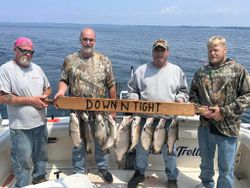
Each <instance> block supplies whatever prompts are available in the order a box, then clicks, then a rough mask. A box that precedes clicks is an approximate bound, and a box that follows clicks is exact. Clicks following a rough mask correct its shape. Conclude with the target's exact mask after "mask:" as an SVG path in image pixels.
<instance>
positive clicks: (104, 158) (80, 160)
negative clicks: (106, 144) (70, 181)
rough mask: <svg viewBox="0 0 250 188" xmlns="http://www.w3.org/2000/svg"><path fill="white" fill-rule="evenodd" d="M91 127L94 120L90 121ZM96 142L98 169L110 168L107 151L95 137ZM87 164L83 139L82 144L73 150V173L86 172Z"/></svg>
mask: <svg viewBox="0 0 250 188" xmlns="http://www.w3.org/2000/svg"><path fill="white" fill-rule="evenodd" d="M89 123H90V127H91V128H94V126H95V125H94V122H93V121H89ZM94 142H95V162H96V165H97V168H98V169H107V168H108V154H107V153H105V152H104V151H103V150H102V148H101V145H100V144H99V142H98V141H97V140H96V138H95V137H94ZM85 164H86V151H85V147H84V142H83V141H81V143H80V146H79V147H76V146H74V147H73V150H72V165H73V170H74V171H73V173H80V174H83V173H85Z"/></svg>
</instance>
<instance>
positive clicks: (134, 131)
mask: <svg viewBox="0 0 250 188" xmlns="http://www.w3.org/2000/svg"><path fill="white" fill-rule="evenodd" d="M140 122H141V117H140V116H135V117H133V121H132V124H131V146H130V148H129V151H132V150H133V149H134V148H135V146H136V145H137V143H138V142H139V140H140V133H141V126H140Z"/></svg>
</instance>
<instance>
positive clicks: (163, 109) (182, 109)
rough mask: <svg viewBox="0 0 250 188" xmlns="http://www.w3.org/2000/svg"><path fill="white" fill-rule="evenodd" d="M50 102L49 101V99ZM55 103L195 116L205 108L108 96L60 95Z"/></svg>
mask: <svg viewBox="0 0 250 188" xmlns="http://www.w3.org/2000/svg"><path fill="white" fill-rule="evenodd" d="M47 102H49V101H47ZM50 102H52V103H54V104H55V105H56V106H57V107H58V108H59V109H71V110H87V111H106V112H123V113H139V114H155V115H181V116H193V115H195V114H199V113H201V112H202V111H203V110H204V109H205V108H203V107H200V108H198V107H196V105H195V104H194V103H177V102H157V101H142V100H120V99H106V98H83V97H60V98H58V99H56V100H55V101H50Z"/></svg>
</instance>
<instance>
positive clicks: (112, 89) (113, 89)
mask: <svg viewBox="0 0 250 188" xmlns="http://www.w3.org/2000/svg"><path fill="white" fill-rule="evenodd" d="M108 93H109V98H111V99H116V87H115V85H113V86H111V87H110V88H109V89H108Z"/></svg>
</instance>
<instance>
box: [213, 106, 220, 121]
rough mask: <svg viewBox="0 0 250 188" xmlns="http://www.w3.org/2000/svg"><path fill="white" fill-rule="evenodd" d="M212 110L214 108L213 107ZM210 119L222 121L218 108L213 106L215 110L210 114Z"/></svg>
mask: <svg viewBox="0 0 250 188" xmlns="http://www.w3.org/2000/svg"><path fill="white" fill-rule="evenodd" d="M213 108H214V107H213ZM211 117H212V119H214V120H215V121H220V120H222V118H223V116H222V114H221V110H220V107H219V106H215V109H213V110H212V114H211Z"/></svg>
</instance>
